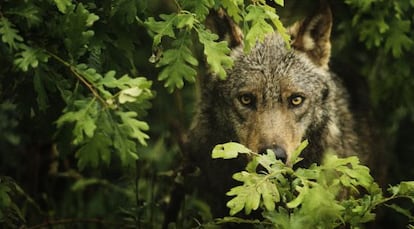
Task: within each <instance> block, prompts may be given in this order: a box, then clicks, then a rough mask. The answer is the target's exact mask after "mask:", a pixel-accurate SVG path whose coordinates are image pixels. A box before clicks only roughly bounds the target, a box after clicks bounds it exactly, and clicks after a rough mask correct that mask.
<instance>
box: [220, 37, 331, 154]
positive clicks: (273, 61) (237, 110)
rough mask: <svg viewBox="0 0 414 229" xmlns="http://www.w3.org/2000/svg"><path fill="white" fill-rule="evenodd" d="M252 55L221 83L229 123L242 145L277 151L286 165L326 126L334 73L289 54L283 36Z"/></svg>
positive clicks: (241, 57)
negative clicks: (311, 133)
mask: <svg viewBox="0 0 414 229" xmlns="http://www.w3.org/2000/svg"><path fill="white" fill-rule="evenodd" d="M268 40H269V41H266V42H265V44H266V47H265V46H264V45H260V46H258V47H256V48H255V49H253V50H252V51H251V53H249V54H248V55H244V54H243V53H241V52H238V53H236V54H235V55H236V56H235V66H234V68H233V71H231V72H229V76H228V79H227V80H226V81H224V82H219V84H218V91H219V93H220V95H221V96H220V97H221V98H222V99H223V100H225V103H226V106H221V107H223V108H224V110H223V111H222V112H220V113H222V114H224V115H225V117H226V121H227V122H230V123H231V125H230V126H232V127H234V130H233V131H234V132H235V134H236V136H237V138H238V139H237V140H238V141H240V143H242V144H244V145H246V146H247V147H249V148H250V149H251V150H253V151H255V152H259V153H261V152H265V151H266V150H267V149H271V150H273V151H274V152H275V154H276V156H277V157H279V158H280V159H282V160H287V161H289V157H290V155H291V153H292V152H293V151H294V150H295V149H296V147H297V146H299V144H300V143H301V141H303V140H304V139H306V138H307V134H308V133H309V131H312V130H316V129H317V126H318V125H320V124H321V123H323V122H325V120H326V118H325V116H324V113H325V111H324V110H325V109H326V108H324V103H325V101H326V99H327V97H328V95H329V85H328V83H327V82H328V77H329V76H328V73H327V72H326V71H325V70H323V69H322V68H320V67H318V66H315V64H313V63H312V62H311V61H310V60H307V59H306V56H304V55H301V54H299V53H295V51H294V50H287V49H286V48H285V44H284V43H283V41H282V40H281V38H280V37H279V36H277V35H274V36H272V37H269V38H268Z"/></svg>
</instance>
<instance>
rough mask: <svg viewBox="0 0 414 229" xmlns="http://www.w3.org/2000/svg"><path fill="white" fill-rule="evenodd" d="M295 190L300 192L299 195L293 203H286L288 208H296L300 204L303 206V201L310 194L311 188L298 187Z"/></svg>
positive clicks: (305, 186)
mask: <svg viewBox="0 0 414 229" xmlns="http://www.w3.org/2000/svg"><path fill="white" fill-rule="evenodd" d="M295 189H296V191H298V192H299V195H298V196H297V197H296V198H295V199H293V200H292V201H290V202H288V203H286V207H288V208H296V207H298V206H299V205H300V204H302V202H303V200H304V199H305V196H306V195H307V194H308V192H309V187H308V186H307V185H304V186H296V188H295Z"/></svg>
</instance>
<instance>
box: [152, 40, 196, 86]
mask: <svg viewBox="0 0 414 229" xmlns="http://www.w3.org/2000/svg"><path fill="white" fill-rule="evenodd" d="M191 45H192V42H191V39H190V36H189V34H183V35H182V36H180V37H179V38H177V40H175V41H173V43H172V46H173V48H172V49H168V50H167V51H165V52H164V53H163V55H162V57H161V59H160V61H159V62H158V63H157V65H156V66H157V67H163V69H162V70H161V72H160V74H159V75H158V80H164V81H165V83H164V86H165V87H167V88H168V91H169V92H172V91H173V90H174V88H182V87H183V86H184V80H187V81H189V82H194V81H195V77H196V75H197V71H196V70H195V69H194V67H195V66H197V65H198V61H197V59H196V58H194V57H193V54H192V52H191V50H190V48H189V47H191Z"/></svg>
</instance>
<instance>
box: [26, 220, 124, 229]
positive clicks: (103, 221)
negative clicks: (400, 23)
mask: <svg viewBox="0 0 414 229" xmlns="http://www.w3.org/2000/svg"><path fill="white" fill-rule="evenodd" d="M72 223H95V224H103V225H111V226H118V227H125V226H126V225H125V224H124V223H115V222H111V221H107V220H102V219H96V218H92V219H58V220H50V221H47V222H45V223H42V224H38V225H35V226H33V227H28V228H27V229H38V228H45V227H48V226H52V225H61V224H72Z"/></svg>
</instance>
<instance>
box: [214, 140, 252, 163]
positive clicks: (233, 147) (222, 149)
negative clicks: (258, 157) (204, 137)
mask: <svg viewBox="0 0 414 229" xmlns="http://www.w3.org/2000/svg"><path fill="white" fill-rule="evenodd" d="M239 153H244V154H250V153H251V150H249V149H248V148H246V147H245V146H244V145H242V144H239V143H236V142H229V143H225V144H220V145H216V146H215V147H214V149H213V152H212V154H211V157H212V158H223V159H231V158H236V157H237V156H238V155H239Z"/></svg>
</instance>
